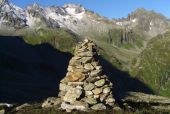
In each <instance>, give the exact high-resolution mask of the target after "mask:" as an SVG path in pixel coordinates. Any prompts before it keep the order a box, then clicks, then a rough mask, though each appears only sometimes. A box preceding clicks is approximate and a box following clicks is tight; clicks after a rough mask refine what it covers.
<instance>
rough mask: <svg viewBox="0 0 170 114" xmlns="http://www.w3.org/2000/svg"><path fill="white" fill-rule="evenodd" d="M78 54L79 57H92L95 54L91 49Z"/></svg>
mask: <svg viewBox="0 0 170 114" xmlns="http://www.w3.org/2000/svg"><path fill="white" fill-rule="evenodd" d="M76 55H77V56H78V57H92V56H93V53H92V52H90V51H87V52H82V53H77V54H76Z"/></svg>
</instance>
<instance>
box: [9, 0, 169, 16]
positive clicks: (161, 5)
mask: <svg viewBox="0 0 170 114" xmlns="http://www.w3.org/2000/svg"><path fill="white" fill-rule="evenodd" d="M10 1H11V2H12V3H14V4H16V5H17V6H20V7H26V6H27V5H28V4H32V3H35V2H36V3H38V4H40V5H42V6H52V5H56V6H63V5H64V4H66V3H76V4H82V5H83V6H84V7H85V8H86V9H89V10H92V11H94V12H96V13H99V14H100V15H102V16H105V17H109V18H121V17H126V16H127V15H128V13H130V12H132V11H134V10H135V9H137V8H145V9H148V10H154V11H156V12H158V13H161V14H163V15H165V16H167V17H168V18H170V0H10Z"/></svg>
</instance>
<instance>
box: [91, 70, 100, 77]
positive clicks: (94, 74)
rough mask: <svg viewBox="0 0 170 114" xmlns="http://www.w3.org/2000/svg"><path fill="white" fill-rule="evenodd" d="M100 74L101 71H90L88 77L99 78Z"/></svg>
mask: <svg viewBox="0 0 170 114" xmlns="http://www.w3.org/2000/svg"><path fill="white" fill-rule="evenodd" d="M101 72H102V71H101V70H93V71H91V73H90V76H99V75H100V74H101Z"/></svg>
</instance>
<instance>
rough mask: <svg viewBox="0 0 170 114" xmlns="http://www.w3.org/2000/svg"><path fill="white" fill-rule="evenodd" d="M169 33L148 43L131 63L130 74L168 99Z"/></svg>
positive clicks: (169, 69)
mask: <svg viewBox="0 0 170 114" xmlns="http://www.w3.org/2000/svg"><path fill="white" fill-rule="evenodd" d="M169 44H170V32H169V33H166V34H165V35H159V36H157V37H155V38H152V40H151V41H149V43H148V45H147V47H146V49H145V50H144V51H143V52H142V53H141V54H140V56H139V57H138V58H136V60H134V62H133V66H134V67H133V68H132V71H131V74H132V75H133V76H135V77H137V78H139V79H141V80H143V81H144V82H145V83H146V84H147V85H148V86H149V87H150V88H151V89H153V90H154V91H155V93H157V94H160V95H163V96H167V97H170V64H169V63H170V46H169Z"/></svg>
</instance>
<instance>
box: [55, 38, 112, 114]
mask: <svg viewBox="0 0 170 114" xmlns="http://www.w3.org/2000/svg"><path fill="white" fill-rule="evenodd" d="M67 70H68V72H67V74H66V77H65V78H64V79H62V80H61V82H60V88H59V89H60V92H59V95H58V96H59V97H60V98H61V101H62V103H61V109H63V110H66V111H67V112H70V111H72V110H83V111H86V110H89V109H93V110H104V109H107V108H111V107H113V106H114V102H115V99H114V98H113V96H112V91H111V88H112V83H111V82H110V81H109V80H108V78H107V76H106V75H104V74H103V73H102V66H100V64H99V61H98V55H97V51H96V45H95V44H94V43H93V42H92V41H90V40H88V39H85V40H84V41H83V42H82V43H80V44H78V45H77V47H76V50H75V55H74V57H73V58H72V59H71V60H70V62H69V66H68V69H67Z"/></svg>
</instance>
